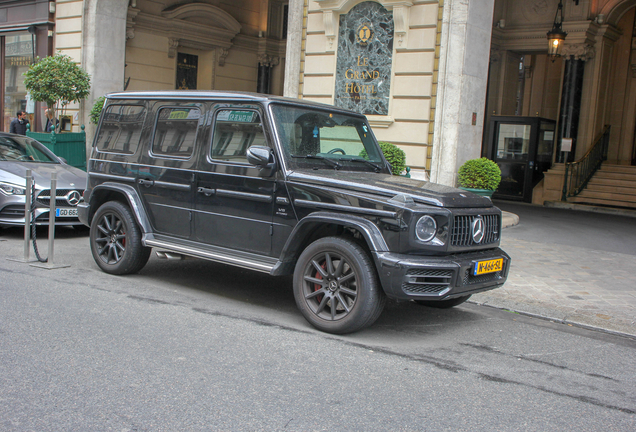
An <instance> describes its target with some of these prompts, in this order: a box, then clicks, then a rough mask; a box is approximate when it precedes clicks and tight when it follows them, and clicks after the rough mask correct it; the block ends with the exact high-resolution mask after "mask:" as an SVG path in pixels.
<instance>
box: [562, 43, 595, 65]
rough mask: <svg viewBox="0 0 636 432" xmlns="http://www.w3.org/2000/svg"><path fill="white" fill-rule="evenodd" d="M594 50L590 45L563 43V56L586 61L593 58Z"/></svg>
mask: <svg viewBox="0 0 636 432" xmlns="http://www.w3.org/2000/svg"><path fill="white" fill-rule="evenodd" d="M595 55H596V50H595V49H594V47H593V46H591V45H585V44H575V45H565V46H564V47H563V57H565V58H573V59H574V60H583V61H588V60H591V59H593V58H594V56H595Z"/></svg>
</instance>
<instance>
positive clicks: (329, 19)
mask: <svg viewBox="0 0 636 432" xmlns="http://www.w3.org/2000/svg"><path fill="white" fill-rule="evenodd" d="M314 1H315V2H316V3H318V5H319V6H320V10H321V11H322V19H323V24H324V26H325V36H326V37H327V42H326V45H325V51H326V52H334V51H335V49H336V46H335V40H336V34H337V33H338V19H339V17H340V15H341V14H344V13H347V12H349V10H351V8H352V7H354V6H355V5H357V4H358V3H360V1H359V0H314ZM377 2H378V3H380V4H381V5H382V6H383V7H384V8H385V9H386V10H389V11H390V10H392V11H393V22H394V25H395V30H394V31H395V37H396V39H397V43H398V47H403V46H406V42H407V37H408V31H409V12H410V10H411V6H413V2H412V1H411V0H378V1H377Z"/></svg>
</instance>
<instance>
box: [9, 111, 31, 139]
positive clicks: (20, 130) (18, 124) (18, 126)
mask: <svg viewBox="0 0 636 432" xmlns="http://www.w3.org/2000/svg"><path fill="white" fill-rule="evenodd" d="M26 115H27V113H26V111H18V114H17V118H15V119H13V121H12V122H11V126H10V127H9V132H11V133H14V134H19V135H26V130H27V124H29V121H28V120H27V119H26Z"/></svg>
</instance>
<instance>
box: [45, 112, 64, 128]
mask: <svg viewBox="0 0 636 432" xmlns="http://www.w3.org/2000/svg"><path fill="white" fill-rule="evenodd" d="M44 115H45V116H46V126H44V131H45V132H51V126H53V124H55V129H57V125H58V123H59V122H60V121H59V120H58V119H56V118H55V113H54V111H53V110H52V109H50V108H49V109H47V110H46V111H44Z"/></svg>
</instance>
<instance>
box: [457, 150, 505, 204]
mask: <svg viewBox="0 0 636 432" xmlns="http://www.w3.org/2000/svg"><path fill="white" fill-rule="evenodd" d="M457 180H458V183H459V188H460V189H464V190H467V191H469V192H473V193H476V194H477V195H481V196H487V197H492V194H493V192H495V190H496V189H497V187H498V186H499V182H501V170H500V169H499V166H497V164H496V163H495V162H493V161H491V160H490V159H487V158H485V157H483V158H479V159H471V160H467V161H466V162H464V164H463V165H462V166H461V167H460V168H459V172H458V176H457Z"/></svg>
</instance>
